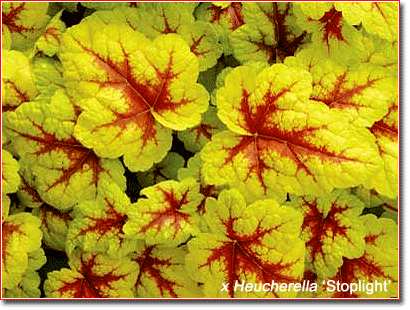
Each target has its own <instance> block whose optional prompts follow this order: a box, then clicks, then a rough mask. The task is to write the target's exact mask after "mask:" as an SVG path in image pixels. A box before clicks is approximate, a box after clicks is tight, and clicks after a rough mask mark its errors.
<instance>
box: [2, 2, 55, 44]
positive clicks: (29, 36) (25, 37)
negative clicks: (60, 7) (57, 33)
mask: <svg viewBox="0 0 410 310" xmlns="http://www.w3.org/2000/svg"><path fill="white" fill-rule="evenodd" d="M48 5H49V4H48V3H47V2H3V3H2V5H1V9H2V26H3V28H7V29H8V31H9V32H10V34H11V39H12V45H11V48H12V49H17V50H21V51H23V50H27V49H29V48H32V47H33V46H34V43H35V41H36V39H37V38H38V37H39V36H40V35H41V33H42V32H43V31H44V29H45V27H46V25H47V22H48V20H49V18H50V17H49V16H47V8H48Z"/></svg>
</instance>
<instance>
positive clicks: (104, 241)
mask: <svg viewBox="0 0 410 310" xmlns="http://www.w3.org/2000/svg"><path fill="white" fill-rule="evenodd" d="M132 209H133V206H132V205H131V202H130V200H129V198H128V197H127V195H126V194H125V193H124V192H123V191H122V190H121V188H120V187H119V186H118V185H117V184H115V183H112V182H105V181H104V182H101V183H100V184H99V188H98V196H97V198H96V200H88V201H83V202H80V203H79V204H78V205H77V206H76V207H75V208H74V212H73V214H72V216H73V221H72V222H71V223H70V226H69V230H68V234H67V243H66V250H67V252H68V253H71V252H73V251H74V250H75V249H77V248H78V249H81V250H82V251H86V252H92V253H105V254H108V255H110V256H125V255H126V254H128V253H131V252H132V251H134V249H135V247H136V246H137V244H136V242H135V240H133V239H129V238H127V237H126V236H125V234H124V224H125V222H126V221H127V219H128V214H130V213H131V212H132Z"/></svg>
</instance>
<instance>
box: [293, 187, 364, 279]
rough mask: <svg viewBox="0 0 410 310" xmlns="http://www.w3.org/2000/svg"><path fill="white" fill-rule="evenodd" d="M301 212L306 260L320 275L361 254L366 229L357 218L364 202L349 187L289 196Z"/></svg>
mask: <svg viewBox="0 0 410 310" xmlns="http://www.w3.org/2000/svg"><path fill="white" fill-rule="evenodd" d="M290 205H292V206H294V207H295V208H297V209H298V210H302V211H303V214H304V219H303V224H302V230H303V239H304V241H305V242H306V247H307V252H306V259H307V261H308V262H309V263H311V264H312V266H313V268H314V271H315V273H316V274H317V275H319V276H320V277H322V278H326V277H332V276H334V275H335V274H336V272H337V271H338V269H339V267H340V266H341V265H342V264H343V257H345V258H349V259H353V258H358V257H360V256H361V255H362V254H363V250H364V245H365V238H364V237H365V228H364V226H363V224H362V222H361V220H360V218H359V216H360V215H361V213H362V211H363V208H364V204H363V203H362V202H361V201H360V200H359V199H358V198H357V197H356V196H353V195H350V194H349V191H348V190H335V191H334V192H332V193H331V194H329V195H325V196H320V197H307V196H305V197H297V198H296V197H295V198H291V203H290Z"/></svg>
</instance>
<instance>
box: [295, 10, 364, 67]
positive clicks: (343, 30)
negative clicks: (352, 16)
mask: <svg viewBox="0 0 410 310" xmlns="http://www.w3.org/2000/svg"><path fill="white" fill-rule="evenodd" d="M343 13H344V12H342V11H340V10H338V9H337V7H336V8H335V5H333V4H330V5H329V3H322V4H318V3H316V2H306V3H300V2H295V4H294V14H295V21H296V23H297V24H298V25H299V27H301V28H302V29H306V30H307V31H308V32H310V33H312V37H311V41H312V43H311V44H310V45H309V47H308V48H310V49H312V50H313V51H315V52H316V54H317V55H322V54H323V55H326V56H328V57H331V58H332V59H334V60H335V61H337V62H340V63H347V62H349V61H350V60H351V59H357V58H361V57H363V56H364V54H365V53H366V49H365V46H364V44H363V35H362V34H361V32H360V31H359V30H357V29H356V28H355V27H353V26H351V25H349V24H348V23H347V22H346V21H345V19H344V18H343V17H344V15H343ZM340 55H343V57H340Z"/></svg>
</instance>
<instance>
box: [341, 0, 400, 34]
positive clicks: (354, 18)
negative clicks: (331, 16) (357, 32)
mask: <svg viewBox="0 0 410 310" xmlns="http://www.w3.org/2000/svg"><path fill="white" fill-rule="evenodd" d="M334 5H335V7H336V8H337V9H338V10H340V11H342V12H343V16H344V17H345V19H346V21H347V22H348V23H349V24H351V25H359V24H362V25H363V27H364V28H365V29H366V31H367V32H368V33H371V34H375V35H378V36H380V37H382V38H383V39H386V40H389V41H397V40H398V36H399V5H398V2H367V3H366V2H350V3H338V2H336V3H335V4H334Z"/></svg>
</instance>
